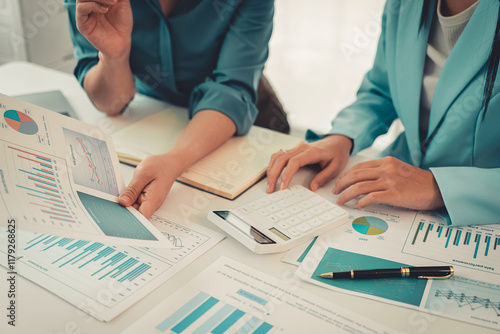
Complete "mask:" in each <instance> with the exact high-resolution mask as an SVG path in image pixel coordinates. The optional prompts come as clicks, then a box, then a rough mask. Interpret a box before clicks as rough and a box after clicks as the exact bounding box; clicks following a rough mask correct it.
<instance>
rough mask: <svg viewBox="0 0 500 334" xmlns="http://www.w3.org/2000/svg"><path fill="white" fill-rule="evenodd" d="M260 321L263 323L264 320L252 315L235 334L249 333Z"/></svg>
mask: <svg viewBox="0 0 500 334" xmlns="http://www.w3.org/2000/svg"><path fill="white" fill-rule="evenodd" d="M260 323H262V320H260V319H259V318H256V317H252V318H250V320H248V321H247V322H246V323H245V324H244V325H243V326H242V327H241V328H240V329H238V331H237V332H236V333H235V334H248V333H250V332H251V331H252V330H253V329H254V328H255V327H257V325H259V324H260Z"/></svg>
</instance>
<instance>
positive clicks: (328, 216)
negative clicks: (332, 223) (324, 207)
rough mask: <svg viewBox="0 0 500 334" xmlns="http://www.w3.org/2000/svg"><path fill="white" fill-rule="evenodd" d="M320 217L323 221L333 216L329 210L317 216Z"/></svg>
mask: <svg viewBox="0 0 500 334" xmlns="http://www.w3.org/2000/svg"><path fill="white" fill-rule="evenodd" d="M319 218H320V219H323V220H324V221H325V222H326V221H329V220H332V219H333V216H332V215H331V214H330V213H329V212H325V213H324V214H322V215H320V216H319Z"/></svg>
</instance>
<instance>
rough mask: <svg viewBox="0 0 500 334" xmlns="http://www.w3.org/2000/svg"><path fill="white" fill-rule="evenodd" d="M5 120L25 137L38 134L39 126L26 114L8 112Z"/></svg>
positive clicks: (14, 111)
mask: <svg viewBox="0 0 500 334" xmlns="http://www.w3.org/2000/svg"><path fill="white" fill-rule="evenodd" d="M3 118H4V119H5V121H6V122H7V124H9V126H10V127H11V128H13V129H14V130H16V131H17V132H20V133H22V134H25V135H34V134H35V133H37V132H38V125H36V122H35V121H34V120H33V118H31V117H29V116H28V115H26V114H25V113H22V112H20V111H17V110H7V111H6V112H5V113H4V114H3Z"/></svg>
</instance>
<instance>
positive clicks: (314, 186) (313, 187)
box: [311, 183, 318, 191]
mask: <svg viewBox="0 0 500 334" xmlns="http://www.w3.org/2000/svg"><path fill="white" fill-rule="evenodd" d="M317 189H318V185H317V184H316V183H313V184H311V190H312V191H316V190H317Z"/></svg>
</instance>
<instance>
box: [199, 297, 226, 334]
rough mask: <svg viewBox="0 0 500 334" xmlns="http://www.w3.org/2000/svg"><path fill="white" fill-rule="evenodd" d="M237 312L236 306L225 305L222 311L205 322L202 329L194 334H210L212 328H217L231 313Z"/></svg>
mask: <svg viewBox="0 0 500 334" xmlns="http://www.w3.org/2000/svg"><path fill="white" fill-rule="evenodd" d="M234 310H235V308H234V306H231V305H227V304H226V305H224V306H223V307H221V309H220V310H218V311H217V313H215V314H214V315H213V316H211V317H210V319H208V320H207V321H205V322H204V323H203V324H202V325H201V326H200V327H198V328H197V329H196V330H195V331H194V332H193V334H206V333H209V332H210V330H211V329H212V328H214V327H215V326H217V324H218V323H220V322H221V321H222V319H224V318H226V317H227V316H228V315H229V314H231V312H233V311H234Z"/></svg>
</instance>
